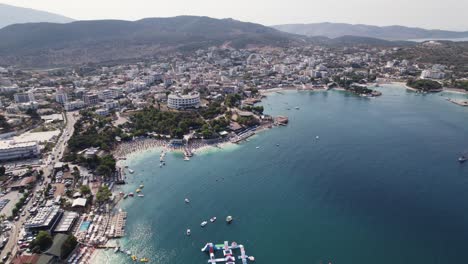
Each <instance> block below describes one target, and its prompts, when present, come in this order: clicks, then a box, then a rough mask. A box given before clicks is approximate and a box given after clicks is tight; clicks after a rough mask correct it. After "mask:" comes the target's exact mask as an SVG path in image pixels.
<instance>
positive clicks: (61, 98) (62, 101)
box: [55, 92, 68, 105]
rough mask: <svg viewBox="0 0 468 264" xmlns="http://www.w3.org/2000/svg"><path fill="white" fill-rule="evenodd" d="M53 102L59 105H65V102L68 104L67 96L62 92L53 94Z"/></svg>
mask: <svg viewBox="0 0 468 264" xmlns="http://www.w3.org/2000/svg"><path fill="white" fill-rule="evenodd" d="M55 101H56V102H57V103H59V104H62V105H63V104H65V103H66V102H68V96H67V94H66V93H64V92H57V93H56V94H55Z"/></svg>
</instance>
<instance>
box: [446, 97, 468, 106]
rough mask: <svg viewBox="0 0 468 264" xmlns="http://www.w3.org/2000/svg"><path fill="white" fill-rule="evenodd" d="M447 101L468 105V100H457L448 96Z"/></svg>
mask: <svg viewBox="0 0 468 264" xmlns="http://www.w3.org/2000/svg"><path fill="white" fill-rule="evenodd" d="M447 101H449V102H451V103H454V104H456V105H459V106H468V100H455V99H451V98H447Z"/></svg>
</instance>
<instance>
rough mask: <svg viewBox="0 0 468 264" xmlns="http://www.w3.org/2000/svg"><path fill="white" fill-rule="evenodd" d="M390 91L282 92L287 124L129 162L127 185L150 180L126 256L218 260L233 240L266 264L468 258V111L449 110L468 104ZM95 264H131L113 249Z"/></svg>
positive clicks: (274, 100) (267, 103) (276, 111)
mask: <svg viewBox="0 0 468 264" xmlns="http://www.w3.org/2000/svg"><path fill="white" fill-rule="evenodd" d="M379 90H380V91H382V92H383V96H381V97H378V98H372V99H368V98H361V97H358V96H354V95H352V94H349V93H345V92H339V91H331V92H297V91H285V92H281V93H271V94H269V95H268V98H267V99H265V100H264V101H263V102H262V104H263V105H264V107H265V112H266V113H268V114H272V115H287V116H289V119H290V124H289V125H288V126H287V127H279V128H274V129H271V130H268V131H265V132H262V133H259V134H258V135H256V136H254V137H253V138H251V139H250V141H249V142H244V143H242V144H240V145H235V146H230V147H227V148H226V149H223V150H216V149H213V150H211V151H207V152H204V153H203V154H200V155H196V156H195V157H193V158H192V160H191V161H189V162H186V161H183V160H182V155H181V154H177V153H169V154H168V155H167V158H166V161H167V166H165V167H163V168H159V166H158V165H159V153H160V152H159V150H153V151H148V152H145V153H142V154H138V155H134V156H132V157H130V158H129V159H128V160H127V164H128V165H129V167H130V168H132V169H134V170H135V173H134V174H132V175H129V177H130V178H131V180H130V182H129V184H128V185H126V186H125V187H124V189H125V191H127V192H129V191H133V192H134V191H135V189H136V188H138V186H139V185H140V184H144V185H145V187H144V189H143V193H144V194H145V197H144V198H140V197H135V198H128V199H126V200H124V201H123V202H122V203H121V204H120V206H121V207H122V208H123V209H125V210H126V211H127V212H128V222H127V228H126V234H127V236H126V237H125V238H123V239H121V241H120V244H121V246H122V248H125V249H126V250H131V251H132V253H134V254H135V255H137V256H138V257H139V258H142V257H146V258H149V259H150V261H151V263H161V264H163V263H184V264H187V263H207V260H208V256H207V255H206V254H205V253H202V252H200V249H201V248H202V247H203V246H204V245H205V244H206V243H207V242H214V243H222V242H223V241H225V240H228V241H236V242H237V243H240V244H243V245H244V246H245V248H246V251H247V254H249V255H253V256H255V258H256V263H269V264H277V263H278V264H279V263H304V264H305V263H329V262H332V263H364V264H367V263H369V264H370V263H382V264H385V263H389V264H390V263H392V264H393V263H413V264H414V263H424V264H427V263H450V262H454V263H455V262H456V263H460V262H464V261H468V251H467V250H466V245H467V244H468V191H467V190H468V166H467V165H468V164H466V165H463V164H462V165H460V164H459V163H458V162H457V158H458V155H459V154H460V152H461V151H463V150H465V149H468V122H467V120H468V108H463V107H460V106H457V105H454V104H451V103H449V102H447V101H446V100H445V97H448V96H455V97H456V98H466V95H460V94H449V93H443V94H425V95H423V94H417V93H413V92H409V91H406V90H405V89H403V88H401V87H398V86H395V85H386V86H383V87H381V88H379ZM296 106H297V107H299V108H300V109H299V110H296V109H294V108H295V107H296ZM288 108H289V109H291V110H288ZM316 136H319V139H316ZM277 144H279V146H277ZM257 147H259V148H257ZM186 197H187V198H189V199H190V201H191V202H190V204H185V203H184V198H186ZM227 215H232V216H233V217H234V221H233V223H232V224H231V225H227V224H226V223H225V222H224V218H225V217H226V216H227ZM212 216H217V217H218V221H217V222H215V223H213V224H212V223H209V224H208V225H207V226H206V227H205V228H201V227H200V223H201V222H202V221H204V220H208V219H209V218H210V217H212ZM187 228H190V229H191V230H192V235H191V236H190V237H187V236H186V235H185V230H186V229H187ZM97 262H99V263H131V262H132V261H131V260H130V258H129V257H128V256H125V255H123V254H115V253H114V252H113V251H110V250H109V251H103V252H102V253H101V254H100V255H99V256H98V260H97ZM239 263H240V262H239Z"/></svg>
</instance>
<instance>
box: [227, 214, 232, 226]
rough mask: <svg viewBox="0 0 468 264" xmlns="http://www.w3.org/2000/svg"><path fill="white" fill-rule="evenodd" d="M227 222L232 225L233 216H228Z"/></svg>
mask: <svg viewBox="0 0 468 264" xmlns="http://www.w3.org/2000/svg"><path fill="white" fill-rule="evenodd" d="M226 222H227V223H228V224H230V223H231V222H232V216H230V215H228V217H226Z"/></svg>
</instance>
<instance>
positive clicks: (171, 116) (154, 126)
mask: <svg viewBox="0 0 468 264" xmlns="http://www.w3.org/2000/svg"><path fill="white" fill-rule="evenodd" d="M130 121H131V122H130V123H129V124H127V127H128V128H129V130H130V133H131V134H133V135H134V136H143V135H146V133H149V132H154V133H157V134H164V135H171V137H174V138H182V137H183V136H184V134H188V133H189V131H190V129H199V128H201V127H202V126H203V125H204V124H205V122H204V121H203V119H202V118H201V117H200V116H199V115H198V114H197V113H196V112H163V111H159V110H157V109H155V108H145V109H144V110H143V111H140V112H138V113H135V114H134V115H132V116H131V117H130Z"/></svg>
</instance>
